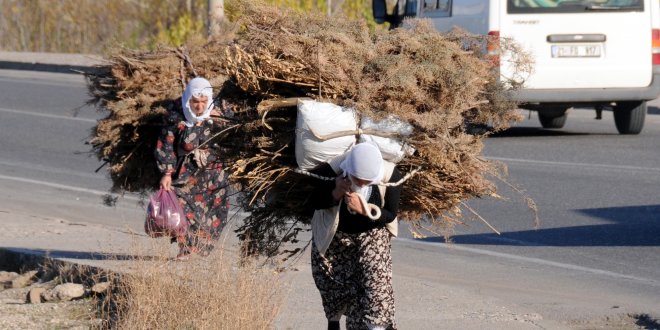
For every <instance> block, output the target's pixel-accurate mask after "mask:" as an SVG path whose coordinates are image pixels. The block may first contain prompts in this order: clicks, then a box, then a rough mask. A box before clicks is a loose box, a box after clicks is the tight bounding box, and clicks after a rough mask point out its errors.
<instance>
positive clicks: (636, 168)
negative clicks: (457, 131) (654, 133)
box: [485, 157, 660, 172]
mask: <svg viewBox="0 0 660 330" xmlns="http://www.w3.org/2000/svg"><path fill="white" fill-rule="evenodd" d="M485 158H486V159H492V160H499V161H502V162H513V163H527V164H538V165H550V166H568V167H588V168H604V169H611V170H630V171H650V172H660V168H655V167H641V166H628V165H608V164H594V163H571V162H553V161H546V160H534V159H522V158H503V157H485Z"/></svg>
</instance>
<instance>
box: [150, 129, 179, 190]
mask: <svg viewBox="0 0 660 330" xmlns="http://www.w3.org/2000/svg"><path fill="white" fill-rule="evenodd" d="M174 130H175V127H174V126H171V125H170V123H169V122H165V123H164V126H163V128H162V129H161V132H160V135H159V136H158V140H156V150H154V156H155V158H156V166H157V167H158V170H159V171H160V172H161V174H162V175H163V176H162V178H161V180H160V187H161V188H163V189H166V190H169V189H170V186H171V184H172V173H174V171H175V169H176V162H177V156H176V152H175V151H174V140H175V135H174Z"/></svg>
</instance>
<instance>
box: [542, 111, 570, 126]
mask: <svg viewBox="0 0 660 330" xmlns="http://www.w3.org/2000/svg"><path fill="white" fill-rule="evenodd" d="M566 117H568V114H567V113H566V112H564V113H563V114H561V115H559V116H557V115H553V116H550V115H548V114H542V113H540V112H539V121H540V122H541V126H543V128H562V127H564V124H566Z"/></svg>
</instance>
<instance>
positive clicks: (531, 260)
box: [396, 238, 660, 286]
mask: <svg viewBox="0 0 660 330" xmlns="http://www.w3.org/2000/svg"><path fill="white" fill-rule="evenodd" d="M396 240H397V241H405V242H409V243H412V244H421V245H431V246H437V247H440V248H444V249H448V250H458V251H464V252H470V253H475V254H481V255H487V256H491V257H498V258H506V259H511V260H517V261H523V262H529V263H534V264H539V265H545V266H552V267H558V268H563V269H569V270H577V271H582V272H586V273H591V274H597V275H604V276H609V277H613V278H618V279H626V280H633V281H637V282H643V283H646V284H648V285H653V286H660V282H658V281H656V280H652V279H648V278H642V277H637V276H632V275H625V274H619V273H615V272H611V271H608V270H602V269H597V268H590V267H584V266H576V265H571V264H566V263H563V262H556V261H550V260H545V259H538V258H531V257H523V256H518V255H514V254H508V253H501V252H494V251H489V250H483V249H477V248H471V247H467V246H461V245H458V244H455V243H454V244H447V243H440V242H424V241H419V240H415V239H410V238H397V239H396Z"/></svg>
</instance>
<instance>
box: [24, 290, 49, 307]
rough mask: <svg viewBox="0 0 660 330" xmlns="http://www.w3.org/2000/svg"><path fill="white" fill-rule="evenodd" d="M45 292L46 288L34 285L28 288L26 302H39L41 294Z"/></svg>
mask: <svg viewBox="0 0 660 330" xmlns="http://www.w3.org/2000/svg"><path fill="white" fill-rule="evenodd" d="M44 292H46V288H42V287H36V288H32V289H30V292H28V296H27V302H28V303H30V304H41V294H42V293H44Z"/></svg>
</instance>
